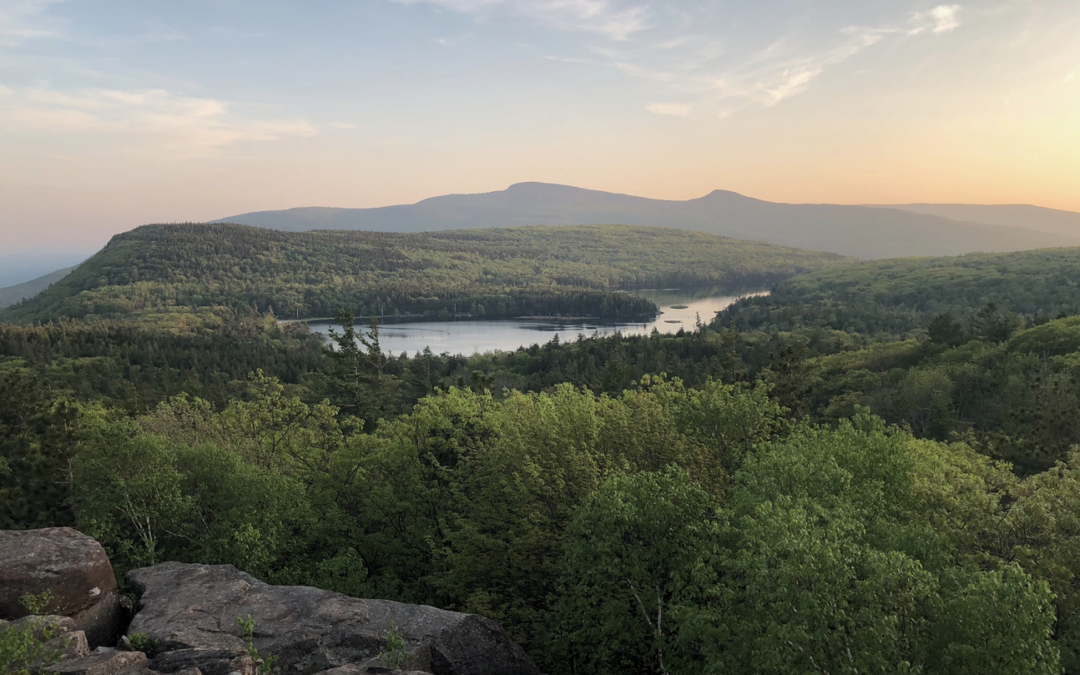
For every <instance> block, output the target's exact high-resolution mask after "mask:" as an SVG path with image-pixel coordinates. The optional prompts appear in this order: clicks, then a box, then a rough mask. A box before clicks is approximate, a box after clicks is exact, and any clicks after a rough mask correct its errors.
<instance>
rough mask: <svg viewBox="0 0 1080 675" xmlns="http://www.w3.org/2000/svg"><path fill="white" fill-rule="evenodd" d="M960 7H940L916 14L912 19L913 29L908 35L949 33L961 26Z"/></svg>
mask: <svg viewBox="0 0 1080 675" xmlns="http://www.w3.org/2000/svg"><path fill="white" fill-rule="evenodd" d="M959 13H960V5H938V6H937V7H935V8H933V9H931V10H928V11H925V12H916V13H915V14H913V15H912V17H911V23H912V26H913V27H912V28H911V30H909V31H908V35H918V34H920V33H925V32H926V31H930V32H932V33H939V34H940V33H948V32H950V31H952V30H955V29H956V28H957V27H958V26H959V25H960V17H958V16H957V14H959Z"/></svg>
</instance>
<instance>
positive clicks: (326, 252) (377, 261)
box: [0, 224, 847, 321]
mask: <svg viewBox="0 0 1080 675" xmlns="http://www.w3.org/2000/svg"><path fill="white" fill-rule="evenodd" d="M846 261H847V259H845V258H843V257H842V256H838V255H835V254H829V253H813V252H810V251H802V250H798V249H791V248H785V247H782V246H776V245H772V244H764V243H760V242H750V241H740V240H736V239H726V238H722V237H715V236H712V235H708V234H703V233H698V232H689V231H683V230H672V229H668V228H648V227H631V226H621V225H588V226H572V227H518V228H505V229H485V230H453V231H445V232H425V233H416V234H389V233H382V232H329V231H324V232H277V231H272V230H263V229H258V228H254V227H247V226H243V225H194V224H189V225H147V226H144V227H140V228H136V229H135V230H132V231H131V232H127V233H124V234H119V235H117V236H115V237H113V239H112V241H110V242H109V244H108V245H107V246H106V247H105V248H104V249H103V250H102V251H101V252H99V253H98V254H97V255H95V256H94V257H92V258H90V259H89V260H87V261H86V262H84V263H83V264H82V265H80V266H79V268H78V269H76V270H75V271H74V272H73V273H71V274H70V275H68V276H66V277H64V278H63V279H61V280H60V281H58V282H57V283H55V284H53V286H52V287H51V288H49V289H48V290H47V291H45V292H44V293H42V294H41V295H38V296H36V297H35V298H32V299H30V300H27V301H24V302H22V303H20V304H17V305H14V306H12V307H8V308H6V309H4V310H0V319H2V320H5V321H33V320H37V321H48V320H55V319H58V318H61V317H69V318H84V317H91V316H95V317H124V316H154V317H158V320H168V318H169V316H170V314H171V313H174V312H176V311H177V310H178V309H180V308H186V309H187V310H188V311H190V310H192V309H195V308H214V307H230V308H233V309H243V308H255V309H256V310H258V311H259V312H274V313H276V314H278V315H280V316H282V317H284V318H301V317H304V318H306V317H329V316H333V314H334V313H335V312H336V311H337V310H338V309H340V308H342V307H347V308H350V309H353V310H354V311H355V312H356V313H357V314H358V315H395V314H424V315H429V316H441V317H450V316H459V317H461V316H484V317H513V316H520V315H556V314H561V315H564V316H627V317H629V316H641V315H646V314H652V313H654V312H655V310H656V308H655V306H654V305H652V303H651V302H649V301H647V300H644V299H642V298H638V297H636V296H632V295H628V294H625V293H618V292H616V291H617V290H618V289H620V288H626V287H652V286H656V285H672V284H678V285H687V284H704V283H712V284H719V283H725V284H728V283H742V284H751V285H762V284H767V283H770V282H772V281H775V280H778V279H782V278H785V277H788V276H791V275H792V274H797V273H800V272H805V271H808V270H811V269H819V268H821V267H825V266H829V265H836V264H841V263H843V262H846Z"/></svg>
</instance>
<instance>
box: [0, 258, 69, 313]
mask: <svg viewBox="0 0 1080 675" xmlns="http://www.w3.org/2000/svg"><path fill="white" fill-rule="evenodd" d="M75 267H78V265H75ZM75 267H65V268H64V269H62V270H57V271H55V272H52V273H50V274H46V275H45V276H42V277H38V278H37V279H31V280H30V281H27V282H24V283H21V284H16V285H14V286H8V287H7V288H0V307H7V306H9V305H14V304H15V303H17V302H19V301H20V300H25V299H26V298H32V297H34V296H35V295H37V294H38V293H40V292H42V291H44V290H45V289H46V288H48V287H49V286H51V285H53V284H54V283H55V282H57V281H60V280H61V279H63V278H64V277H66V276H67V275H68V273H70V272H71V271H72V270H73V269H75Z"/></svg>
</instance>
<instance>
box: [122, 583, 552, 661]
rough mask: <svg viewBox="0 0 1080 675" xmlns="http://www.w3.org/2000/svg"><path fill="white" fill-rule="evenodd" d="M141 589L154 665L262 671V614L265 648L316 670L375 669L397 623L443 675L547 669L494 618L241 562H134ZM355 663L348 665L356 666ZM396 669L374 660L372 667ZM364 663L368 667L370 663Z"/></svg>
mask: <svg viewBox="0 0 1080 675" xmlns="http://www.w3.org/2000/svg"><path fill="white" fill-rule="evenodd" d="M127 579H128V583H129V584H130V585H131V587H132V588H133V589H135V591H136V593H137V594H138V595H139V602H138V613H137V614H136V616H135V619H134V620H133V621H132V623H131V627H130V632H131V633H145V634H147V635H148V636H149V637H150V638H151V639H153V640H156V641H157V643H156V648H157V653H156V654H155V656H154V659H153V661H152V663H151V664H150V667H151V668H152V669H154V670H157V671H160V672H163V673H174V672H177V671H180V670H182V669H184V668H190V667H197V668H199V669H200V670H201V671H202V672H203V674H204V675H228V673H231V672H239V673H241V674H242V675H247V674H249V673H253V672H254V670H255V664H254V663H252V662H251V660H250V657H249V656H248V654H247V649H246V645H245V644H244V640H243V632H242V630H241V628H240V626H239V625H238V624H237V619H238V618H243V617H247V616H248V615H250V616H251V617H252V619H253V620H254V621H255V629H254V640H253V642H254V646H255V647H256V649H257V650H258V652H259V655H260V657H262V658H268V657H273V656H276V657H277V658H278V661H277V665H276V670H278V671H280V672H282V673H296V674H298V675H301V674H303V675H306V674H310V673H318V672H322V671H326V670H331V669H334V668H338V667H341V666H347V665H350V664H355V665H362V666H364V667H365V670H367V667H368V665H369V664H372V663H373V660H374V659H377V658H378V656H379V655H380V654H381V653H383V652H384V651H386V648H387V639H386V638H387V634H388V632H389V630H390V629H391V625H393V627H394V629H395V630H396V631H397V632H398V633H400V635H401V636H402V637H403V638H404V641H405V645H406V649H407V651H408V652H409V653H410V654H411V655H412V660H411V661H410V662H409V663H408V664H406V668H407V670H415V671H423V672H427V673H432V674H433V675H539V670H538V669H537V668H536V666H535V665H534V664H533V662H532V660H530V659H529V657H528V655H526V654H525V651H524V650H523V649H522V648H521V647H520V646H518V645H517V644H515V643H514V642H513V641H512V640H510V638H509V636H507V635H506V633H505V631H503V629H502V627H501V626H499V624H498V623H496V622H495V621H492V620H490V619H485V618H483V617H480V616H476V615H473V614H461V613H458V612H449V611H445V610H440V609H436V608H434V607H425V606H419V605H408V604H403V603H398V602H390V601H388V600H361V599H356V598H350V597H347V596H344V595H341V594H339V593H333V592H331V591H322V590H319V589H315V588H309V587H306V586H271V585H269V584H265V583H263V582H261V581H259V580H257V579H255V578H254V577H252V576H250V575H248V574H245V573H243V572H240V571H239V570H237V569H236V568H235V567H233V566H231V565H191V564H185V563H176V562H170V563H164V564H162V565H156V566H154V567H147V568H143V569H139V570H134V571H132V572H130V573H128V575H127ZM350 670H351V669H347V670H345V671H339V672H345V673H347V672H350ZM378 671H381V672H389V669H383V668H380V669H378V670H376V669H375V668H371V669H370V670H369V671H368V672H378ZM360 672H363V671H360Z"/></svg>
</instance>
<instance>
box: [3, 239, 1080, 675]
mask: <svg viewBox="0 0 1080 675" xmlns="http://www.w3.org/2000/svg"><path fill="white" fill-rule="evenodd" d="M177 231H180V230H177ZM566 231H567V232H573V231H575V230H574V229H568V230H566ZM581 231H584V232H588V231H589V228H583V229H581ZM601 231H602V232H603V230H601ZM511 232H514V233H517V232H525V233H526V236H527V234H528V232H529V230H528V229H525V228H523V229H522V230H514V231H511ZM489 233H490V231H489ZM318 234H320V235H321V234H324V233H318ZM425 236H427V235H425ZM499 236H503V235H499ZM507 236H509V235H507ZM114 244H115V242H114ZM1077 260H1080V250H1050V251H1034V252H1028V253H1021V254H1007V255H975V256H963V257H960V258H944V259H925V260H924V259H919V260H899V261H881V262H878V263H873V264H856V265H849V266H846V267H843V268H835V269H834V268H831V267H830V268H827V269H821V270H819V271H816V272H813V273H810V274H806V275H803V276H797V277H794V278H790V279H787V280H784V281H780V282H779V283H777V284H775V285H774V286H773V289H772V293H771V295H769V296H767V297H757V298H748V299H745V300H742V301H740V302H738V303H736V304H735V305H733V306H732V307H731V308H729V309H728V310H726V311H725V312H723V313H721V314H720V315H719V316H717V317H716V319H715V320H713V321H709V319H710V317H703V319H705V321H704V322H703V323H702V324H701V325H700V326H698V327H697V328H695V329H693V330H685V329H684V330H680V331H679V332H678V333H676V334H673V335H662V334H660V333H654V334H652V335H650V336H637V337H628V336H621V335H615V336H609V337H604V338H586V337H584V336H582V337H580V338H579V339H577V340H572V341H567V342H563V343H560V342H558V341H552V342H549V343H547V344H544V345H533V346H528V347H523V348H521V349H519V350H516V351H514V352H507V353H496V354H485V355H473V356H461V355H449V354H432V353H430V351H427V352H421V353H417V354H413V355H393V354H386V353H384V352H383V350H382V349H381V348H380V345H379V334H378V332H379V329H378V325H377V324H375V325H372V326H365V322H363V321H357V320H356V319H355V318H354V317H355V314H356V310H358V309H359V307H355V308H352V307H341V308H337V309H344V310H346V311H342V312H336V314H337V320H338V322H339V324H340V325H339V327H338V329H337V338H336V344H335V348H334V349H327V348H326V347H324V345H323V342H322V340H321V339H320V338H319V337H318V336H315V335H312V334H311V333H310V332H308V331H307V330H306V329H305V327H304V326H303V325H302V324H285V325H283V324H280V323H279V322H278V321H276V320H275V318H274V317H273V316H271V315H270V314H269V313H268V311H267V310H268V309H269V307H261V306H259V305H258V304H257V303H255V304H252V303H246V302H236V303H229V302H217V301H214V302H213V303H211V304H208V305H205V306H201V305H200V306H198V307H195V308H194V309H188V308H190V307H194V306H193V305H183V304H177V305H176V306H175V308H171V309H170V310H169V313H168V317H169V320H168V321H159V320H157V319H154V320H148V315H147V314H144V313H136V315H135V316H129V317H127V318H122V317H113V318H108V319H103V318H91V319H85V318H67V319H63V320H58V321H54V322H51V323H44V324H40V325H30V324H0V459H2V461H0V478H2V483H0V528H22V527H40V526H46V525H72V526H75V527H78V528H79V529H81V530H83V531H85V532H87V533H89V534H92V535H93V536H95V537H97V538H98V539H99V540H101V541H102V542H103V544H104V545H105V546H106V548H107V549H108V551H109V553H110V555H111V556H112V558H113V560H114V563H115V564H116V566H117V569H118V571H119V572H122V571H123V570H125V569H128V568H131V567H135V566H140V565H145V564H148V563H152V562H156V561H162V560H168V559H175V560H185V561H202V562H212V563H230V564H234V565H236V566H238V567H240V568H241V569H244V570H246V571H248V572H250V573H252V574H254V575H256V576H258V577H260V578H262V579H265V580H267V581H271V582H275V583H302V584H311V585H315V586H319V587H322V588H329V589H333V590H337V591H340V592H342V593H347V594H352V595H357V596H364V597H384V598H392V599H398V600H404V601H408V602H419V603H427V604H432V605H436V606H440V607H446V608H452V609H460V610H465V611H471V612H477V613H480V614H483V615H485V616H489V617H492V618H494V619H497V620H499V621H500V622H502V623H503V625H504V626H505V627H506V628H507V630H508V631H510V633H511V635H512V636H513V637H514V638H515V639H517V640H519V641H520V642H521V644H522V645H524V646H525V647H526V649H527V650H528V651H529V653H530V654H531V655H532V656H533V657H534V658H535V659H536V660H537V661H538V662H539V663H540V664H541V667H542V668H543V669H544V670H545V672H549V673H553V674H570V673H575V674H576V673H582V674H585V673H589V674H592V673H600V674H610V675H616V674H622V673H640V674H643V675H644V674H658V673H664V674H668V673H670V674H679V675H683V674H686V675H690V674H694V675H696V674H698V673H703V672H715V673H734V674H742V673H747V674H749V673H755V674H756V673H768V674H772V675H796V674H797V675H802V674H804V673H811V672H824V673H850V674H852V675H854V674H855V673H869V672H881V673H885V672H889V673H935V674H936V673H942V674H949V675H952V674H956V675H960V674H969V673H1000V674H1002V675H1005V674H1012V673H1029V672H1030V673H1062V672H1065V673H1080V581H1078V580H1080V555H1078V551H1080V454H1077V451H1076V446H1077V445H1080V423H1077V422H1076V421H1075V418H1076V414H1075V411H1076V410H1077V408H1078V406H1080V315H1078V309H1077V308H1080V292H1077V291H1076V290H1075V289H1074V288H1073V287H1072V286H1070V285H1068V284H1065V283H1064V280H1067V279H1068V278H1070V275H1071V274H1072V271H1071V270H1072V269H1073V265H1074V264H1075V261H1077ZM517 264H520V263H519V262H512V261H508V262H507V263H506V265H507V269H510V268H512V267H513V266H514V265H517ZM628 264H629V263H628ZM662 266H663V265H662V264H661V263H660V262H657V263H655V268H656V269H660V268H661V267H662ZM181 272H183V274H181ZM170 274H172V275H176V276H191V278H196V277H195V276H194V275H191V274H189V272H187V271H184V270H179V269H177V270H173V271H172V272H170ZM417 278H420V276H419V275H418V276H417ZM1054 280H1056V281H1054ZM197 286H198V283H196V282H194V281H192V282H191V288H196V287H197ZM101 288H104V286H102V287H101ZM67 292H69V293H71V294H72V296H71V297H78V296H79V295H80V294H81V293H82V291H78V290H77V289H74V288H71V289H68V291H67ZM215 292H216V291H215ZM84 299H85V296H84ZM48 302H49V303H52V304H50V305H48V306H50V307H53V308H54V310H56V311H60V309H61V308H63V307H82V306H83V305H82V304H80V303H82V301H81V300H80V301H79V303H75V304H65V303H67V302H68V301H67V300H66V299H64V298H62V297H61V296H60V295H55V296H53V298H52V299H51V300H49V301H48ZM45 306H46V305H45V304H42V305H38V306H37V307H38V309H37V310H34V311H39V310H42V308H44V307H45ZM28 307H29V305H26V304H24V305H23V306H21V310H23V311H29V310H28V309H27V308H28ZM275 309H276V307H275ZM350 310H351V311H350ZM42 311H43V310H42ZM49 311H53V310H49ZM140 311H141V310H140ZM155 311H156V310H155Z"/></svg>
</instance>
